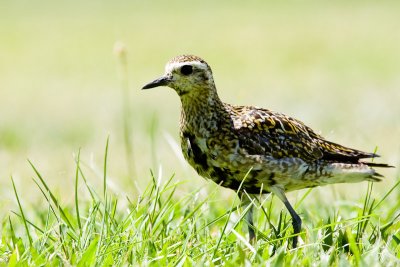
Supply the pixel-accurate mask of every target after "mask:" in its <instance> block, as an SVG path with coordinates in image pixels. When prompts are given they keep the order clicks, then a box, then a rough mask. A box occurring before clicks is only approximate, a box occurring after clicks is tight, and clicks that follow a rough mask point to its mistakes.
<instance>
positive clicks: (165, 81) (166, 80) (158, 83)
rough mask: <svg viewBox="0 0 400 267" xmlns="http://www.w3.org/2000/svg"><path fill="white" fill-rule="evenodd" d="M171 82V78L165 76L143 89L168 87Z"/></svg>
mask: <svg viewBox="0 0 400 267" xmlns="http://www.w3.org/2000/svg"><path fill="white" fill-rule="evenodd" d="M170 81H171V79H170V78H168V77H166V76H163V77H160V78H158V79H155V80H154V81H152V82H150V83H148V84H146V85H145V86H143V88H142V89H150V88H154V87H158V86H166V85H168V83H169V82H170Z"/></svg>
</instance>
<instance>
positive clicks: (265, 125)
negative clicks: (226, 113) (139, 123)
mask: <svg viewBox="0 0 400 267" xmlns="http://www.w3.org/2000/svg"><path fill="white" fill-rule="evenodd" d="M233 111H234V112H233V114H235V115H234V116H233V121H234V125H235V130H236V131H237V132H238V136H239V138H240V144H241V147H242V148H244V149H246V150H247V152H248V153H249V154H257V155H270V156H273V157H275V158H284V157H298V158H301V159H303V160H305V161H315V160H320V159H321V160H329V161H336V162H348V163H357V162H358V161H359V159H360V158H370V157H374V156H377V155H375V154H371V153H365V152H362V151H358V150H355V149H350V148H347V147H344V146H341V145H338V144H335V143H332V142H329V141H327V140H325V139H324V138H323V137H321V136H320V135H318V134H316V133H315V132H314V131H313V130H312V129H311V128H310V127H308V126H306V125H305V124H304V123H302V122H301V121H299V120H296V119H294V118H291V117H289V116H286V115H284V114H281V113H276V112H272V111H270V110H267V109H260V108H255V107H243V106H239V107H234V108H233Z"/></svg>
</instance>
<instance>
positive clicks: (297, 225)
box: [271, 187, 301, 248]
mask: <svg viewBox="0 0 400 267" xmlns="http://www.w3.org/2000/svg"><path fill="white" fill-rule="evenodd" d="M271 191H272V192H273V193H274V194H275V195H276V196H277V197H279V199H280V200H282V202H283V204H285V206H286V208H287V209H288V211H289V213H290V216H292V224H293V233H294V234H295V235H296V236H294V237H293V248H296V247H297V241H298V236H297V235H298V234H299V233H300V231H301V218H300V216H299V215H298V214H297V213H296V211H295V210H294V209H293V207H292V205H290V203H289V201H288V200H287V198H286V195H285V193H284V192H283V190H282V189H281V188H276V187H274V188H272V190H271Z"/></svg>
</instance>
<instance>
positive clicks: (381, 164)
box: [360, 161, 394, 168]
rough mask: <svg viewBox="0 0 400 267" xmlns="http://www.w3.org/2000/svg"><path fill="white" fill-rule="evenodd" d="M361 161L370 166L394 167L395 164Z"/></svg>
mask: <svg viewBox="0 0 400 267" xmlns="http://www.w3.org/2000/svg"><path fill="white" fill-rule="evenodd" d="M360 163H362V164H365V165H367V166H369V167H376V168H394V166H392V165H389V164H386V163H374V162H363V161H360Z"/></svg>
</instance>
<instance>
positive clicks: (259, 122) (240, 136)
mask: <svg viewBox="0 0 400 267" xmlns="http://www.w3.org/2000/svg"><path fill="white" fill-rule="evenodd" d="M159 86H166V87H170V88H172V89H173V90H175V92H176V93H177V94H178V96H179V98H180V101H181V116H180V134H179V136H180V142H181V149H182V153H183V156H184V158H185V159H186V161H187V162H188V163H189V164H190V165H191V166H192V167H193V168H194V169H195V170H196V172H197V173H198V174H199V175H200V176H202V177H204V178H206V179H210V180H212V181H214V182H215V183H216V184H218V185H221V186H223V187H226V188H230V189H232V190H234V191H236V192H237V193H239V194H240V195H242V196H243V195H245V196H248V198H247V201H248V200H249V196H251V195H257V194H269V193H273V194H274V195H276V196H277V197H278V198H279V199H280V200H281V201H282V202H283V204H284V205H285V206H286V208H287V210H288V211H289V213H290V215H291V218H292V225H293V242H292V247H293V248H296V247H297V244H298V235H299V234H300V231H301V225H302V220H301V218H300V216H299V215H298V214H297V213H296V211H295V210H294V208H293V207H292V205H291V204H290V203H289V201H288V199H287V197H286V193H287V192H290V191H294V190H299V189H304V188H312V187H316V186H322V185H329V184H335V183H355V182H362V181H371V182H378V181H381V179H382V177H383V176H382V175H381V174H379V173H378V172H376V170H375V169H374V168H376V167H383V168H385V167H392V166H390V165H388V164H385V163H374V162H371V161H365V160H366V159H374V158H376V157H379V155H377V154H375V153H367V152H363V151H360V150H357V149H352V148H349V147H346V146H343V145H340V144H337V143H334V142H331V141H328V140H326V139H325V138H323V137H322V136H321V135H319V134H317V133H316V132H315V131H313V130H312V129H311V128H310V127H308V126H307V125H305V124H304V123H303V122H301V121H300V120H297V119H295V118H292V117H290V116H287V115H285V114H283V113H279V112H275V111H272V110H269V109H266V108H259V107H256V106H244V105H242V106H237V105H231V104H228V103H224V102H222V101H221V99H220V97H219V96H218V93H217V88H216V85H215V82H214V77H213V73H212V70H211V68H210V66H209V64H208V63H207V62H206V61H204V60H203V59H202V58H200V57H198V56H195V55H180V56H176V57H174V58H172V59H171V60H170V61H169V62H167V64H166V66H165V73H164V75H162V76H161V77H160V78H157V79H155V80H153V81H151V82H150V83H147V84H146V85H144V86H143V88H142V89H150V88H155V87H159ZM252 207H253V206H251V208H250V209H249V211H248V213H247V223H248V230H249V239H250V241H253V240H254V239H255V237H256V236H255V232H254V223H253V209H252ZM253 242H254V241H253Z"/></svg>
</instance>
